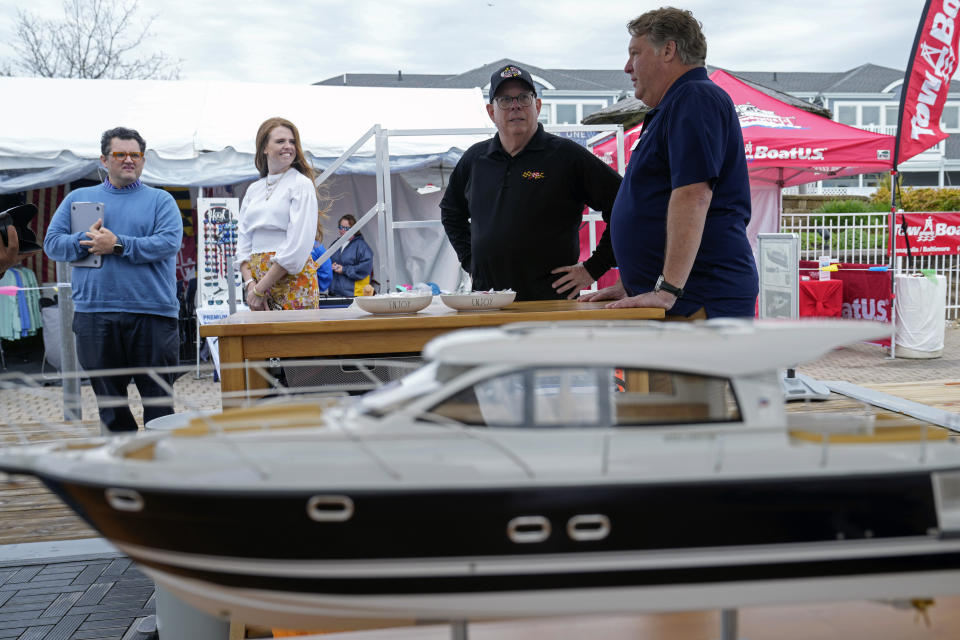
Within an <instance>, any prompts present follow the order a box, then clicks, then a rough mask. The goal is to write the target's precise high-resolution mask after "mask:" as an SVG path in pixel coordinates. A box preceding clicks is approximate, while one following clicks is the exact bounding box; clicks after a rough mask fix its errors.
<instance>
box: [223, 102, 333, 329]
mask: <svg viewBox="0 0 960 640" xmlns="http://www.w3.org/2000/svg"><path fill="white" fill-rule="evenodd" d="M256 143H257V155H256V160H255V162H256V165H257V169H258V170H259V172H260V179H259V180H257V181H256V182H254V183H253V184H251V185H250V187H249V188H248V189H247V192H246V194H245V195H244V198H243V203H242V204H241V206H240V216H239V219H240V223H239V225H238V228H237V261H238V262H239V263H240V273H241V274H242V276H243V291H244V297H245V300H246V303H247V306H249V307H250V309H252V310H254V311H266V310H267V309H272V310H291V309H314V308H316V306H317V301H318V300H319V289H318V285H317V266H316V264H315V263H314V261H313V258H311V257H310V252H311V251H312V250H313V242H314V237H315V235H316V230H317V220H318V216H319V209H318V204H317V203H318V200H317V188H316V185H315V182H314V173H313V167H311V166H310V163H308V162H307V160H306V158H305V157H304V155H303V149H302V148H301V146H300V132H299V131H297V127H296V126H294V124H293V123H292V122H290V121H289V120H286V119H284V118H269V119H268V120H266V121H265V122H264V123H263V124H261V125H260V128H259V130H258V131H257V138H256Z"/></svg>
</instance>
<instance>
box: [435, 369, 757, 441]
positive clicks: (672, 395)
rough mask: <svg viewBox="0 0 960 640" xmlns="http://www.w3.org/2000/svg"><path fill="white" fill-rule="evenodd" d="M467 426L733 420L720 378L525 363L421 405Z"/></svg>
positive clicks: (734, 410) (735, 413)
mask: <svg viewBox="0 0 960 640" xmlns="http://www.w3.org/2000/svg"><path fill="white" fill-rule="evenodd" d="M429 413H431V414H433V415H434V416H438V417H442V418H447V419H450V420H454V421H456V422H460V423H462V424H466V425H471V426H491V427H522V426H529V427H588V426H604V427H606V426H644V425H651V426H653V425H659V424H677V423H704V422H727V421H739V420H740V410H739V408H738V406H737V402H736V398H735V396H734V394H733V391H732V388H731V386H730V383H729V381H728V380H726V379H722V378H713V377H709V376H699V375H693V374H686V373H673V372H664V371H650V370H641V369H630V368H614V367H541V368H530V369H524V370H522V371H517V372H514V373H510V374H508V375H503V376H496V377H491V378H487V379H484V380H481V381H479V382H477V383H474V384H472V385H470V386H467V387H465V388H463V389H460V390H459V391H457V392H456V393H454V394H453V395H451V396H449V397H448V398H446V399H445V400H443V401H442V402H440V403H438V404H437V405H435V406H434V407H433V408H431V409H430V410H429Z"/></svg>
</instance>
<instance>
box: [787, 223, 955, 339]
mask: <svg viewBox="0 0 960 640" xmlns="http://www.w3.org/2000/svg"><path fill="white" fill-rule="evenodd" d="M780 231H781V232H782V233H796V234H797V235H799V236H800V259H801V260H817V259H818V258H819V257H820V256H825V255H829V256H830V257H831V258H834V259H836V260H839V261H840V262H855V263H858V264H889V262H890V260H889V258H888V256H887V246H888V238H889V218H888V214H885V213H882V212H877V213H872V214H870V213H784V214H781V216H780ZM902 242H903V241H902V239H900V240H898V244H901V246H902ZM899 268H900V269H905V270H910V271H916V270H920V269H933V270H934V271H936V272H937V273H939V274H942V275H944V276H946V278H947V311H946V317H947V319H953V320H955V319H958V318H960V256H958V255H947V256H920V255H917V254H916V253H914V255H913V257H912V258H911V259H910V261H909V264H908V263H907V261H906V258H901V259H900V262H899Z"/></svg>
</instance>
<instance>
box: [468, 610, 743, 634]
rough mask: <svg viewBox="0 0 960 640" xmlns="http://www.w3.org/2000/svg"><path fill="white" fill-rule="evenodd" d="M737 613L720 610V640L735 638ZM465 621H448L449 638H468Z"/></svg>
mask: <svg viewBox="0 0 960 640" xmlns="http://www.w3.org/2000/svg"><path fill="white" fill-rule="evenodd" d="M738 618H739V615H738V613H737V610H736V609H721V610H720V640H737V622H738ZM467 635H468V634H467V621H466V620H451V621H450V640H468V638H467Z"/></svg>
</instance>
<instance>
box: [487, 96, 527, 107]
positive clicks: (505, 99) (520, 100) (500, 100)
mask: <svg viewBox="0 0 960 640" xmlns="http://www.w3.org/2000/svg"><path fill="white" fill-rule="evenodd" d="M514 100H516V102H517V104H518V105H520V106H521V107H529V106H530V105H532V104H533V94H532V93H521V94H519V95H516V96H497V97H496V98H494V99H493V101H494V102H496V103H497V106H498V107H500V108H501V109H509V108H510V107H511V106H513V102H514Z"/></svg>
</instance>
